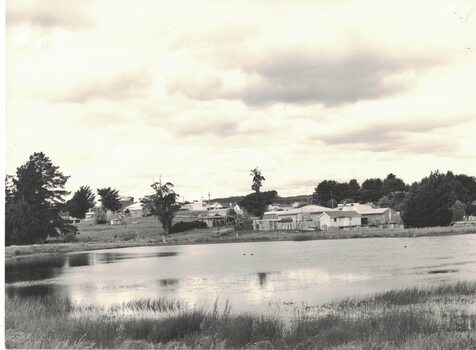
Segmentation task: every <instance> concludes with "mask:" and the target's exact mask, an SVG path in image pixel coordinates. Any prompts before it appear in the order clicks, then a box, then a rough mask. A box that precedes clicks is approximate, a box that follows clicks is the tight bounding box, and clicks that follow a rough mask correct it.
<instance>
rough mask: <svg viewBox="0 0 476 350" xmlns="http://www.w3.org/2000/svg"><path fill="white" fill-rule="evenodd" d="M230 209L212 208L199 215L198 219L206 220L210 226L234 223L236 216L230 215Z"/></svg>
mask: <svg viewBox="0 0 476 350" xmlns="http://www.w3.org/2000/svg"><path fill="white" fill-rule="evenodd" d="M229 211H230V208H225V209H215V210H210V211H207V212H205V213H203V214H201V215H199V216H198V220H201V221H203V222H205V223H206V224H207V226H208V227H216V226H226V225H233V224H234V223H235V220H236V218H235V217H234V216H231V215H229Z"/></svg>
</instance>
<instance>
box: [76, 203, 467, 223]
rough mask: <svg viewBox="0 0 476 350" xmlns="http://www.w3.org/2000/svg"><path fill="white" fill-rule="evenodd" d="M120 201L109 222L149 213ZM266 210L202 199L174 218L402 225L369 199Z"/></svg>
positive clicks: (394, 215)
mask: <svg viewBox="0 0 476 350" xmlns="http://www.w3.org/2000/svg"><path fill="white" fill-rule="evenodd" d="M120 202H121V204H122V208H121V210H120V212H119V214H114V215H108V220H111V223H113V222H115V221H118V220H119V218H121V217H122V218H123V217H130V218H139V217H143V216H149V215H150V213H149V211H148V210H147V209H146V208H144V206H143V205H142V203H140V202H134V197H130V196H122V197H121V198H120ZM99 207H100V204H97V205H96V207H95V208H92V210H90V211H89V212H88V213H87V214H86V218H85V219H84V221H86V222H88V221H91V222H92V221H94V218H95V215H96V213H97V211H98V210H99ZM267 210H268V211H266V212H265V213H264V215H263V218H257V217H252V216H250V215H248V214H247V213H246V211H244V210H242V209H241V208H240V207H239V205H237V204H236V203H229V205H223V204H220V203H218V202H212V201H205V200H203V199H202V200H195V201H193V202H186V203H183V204H181V207H180V210H179V211H178V212H177V213H176V215H175V219H174V221H175V222H179V221H185V222H187V221H196V220H198V221H203V222H205V223H206V224H207V226H208V227H217V226H218V227H222V226H230V225H234V224H236V223H237V221H238V220H240V219H242V218H243V217H246V218H248V220H249V221H250V222H252V225H253V230H256V231H274V230H301V231H327V230H353V229H359V228H391V229H400V228H404V223H403V221H402V218H401V217H400V213H399V212H396V211H395V210H393V209H391V208H380V207H377V206H375V205H373V204H371V203H366V204H361V203H348V204H339V205H338V206H337V207H336V208H328V207H323V206H319V205H314V204H307V203H294V204H293V205H282V204H279V205H277V204H275V205H270V206H268V208H267ZM110 214H112V213H110ZM71 219H74V218H71ZM74 220H78V219H74ZM78 221H79V220H78ZM74 222H76V221H74ZM468 225H476V217H465V220H464V221H461V222H455V223H454V226H468Z"/></svg>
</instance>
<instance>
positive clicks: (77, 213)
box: [66, 186, 96, 219]
mask: <svg viewBox="0 0 476 350" xmlns="http://www.w3.org/2000/svg"><path fill="white" fill-rule="evenodd" d="M95 199H96V196H95V195H94V193H93V192H92V190H91V188H90V187H89V186H81V187H80V188H79V190H77V191H76V192H75V193H74V195H73V198H71V199H70V200H69V201H67V202H66V210H67V211H68V212H69V214H70V215H71V216H73V217H75V218H78V219H84V218H85V217H86V213H87V212H88V210H89V209H91V208H93V207H94V205H95V204H96V201H95Z"/></svg>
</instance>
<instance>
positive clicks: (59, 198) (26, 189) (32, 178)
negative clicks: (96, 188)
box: [5, 152, 75, 245]
mask: <svg viewBox="0 0 476 350" xmlns="http://www.w3.org/2000/svg"><path fill="white" fill-rule="evenodd" d="M68 178H69V176H65V175H63V173H62V172H60V171H59V167H57V166H54V165H53V163H52V162H51V160H50V159H49V158H48V157H47V156H46V155H45V154H44V153H42V152H35V153H34V154H33V155H31V156H30V158H29V160H28V161H27V162H26V163H25V164H24V165H22V166H20V167H19V168H17V171H16V175H15V176H14V177H10V178H7V183H6V186H5V187H6V192H5V214H6V215H5V243H6V244H7V245H8V244H32V243H38V242H41V241H43V240H44V239H46V238H47V237H48V236H58V235H63V234H64V233H66V232H70V231H74V230H75V228H73V227H72V226H70V225H67V224H66V222H65V220H64V219H63V218H62V217H61V215H60V212H61V210H62V209H63V208H64V199H63V197H64V196H65V195H67V194H68V192H67V191H65V190H64V186H65V184H66V182H67V181H68Z"/></svg>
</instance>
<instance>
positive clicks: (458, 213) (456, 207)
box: [450, 200, 466, 221]
mask: <svg viewBox="0 0 476 350" xmlns="http://www.w3.org/2000/svg"><path fill="white" fill-rule="evenodd" d="M450 210H451V212H452V213H453V221H461V220H464V217H465V215H466V205H465V204H464V203H462V202H461V201H459V200H457V201H456V202H454V204H453V205H452V206H451V208H450Z"/></svg>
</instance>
